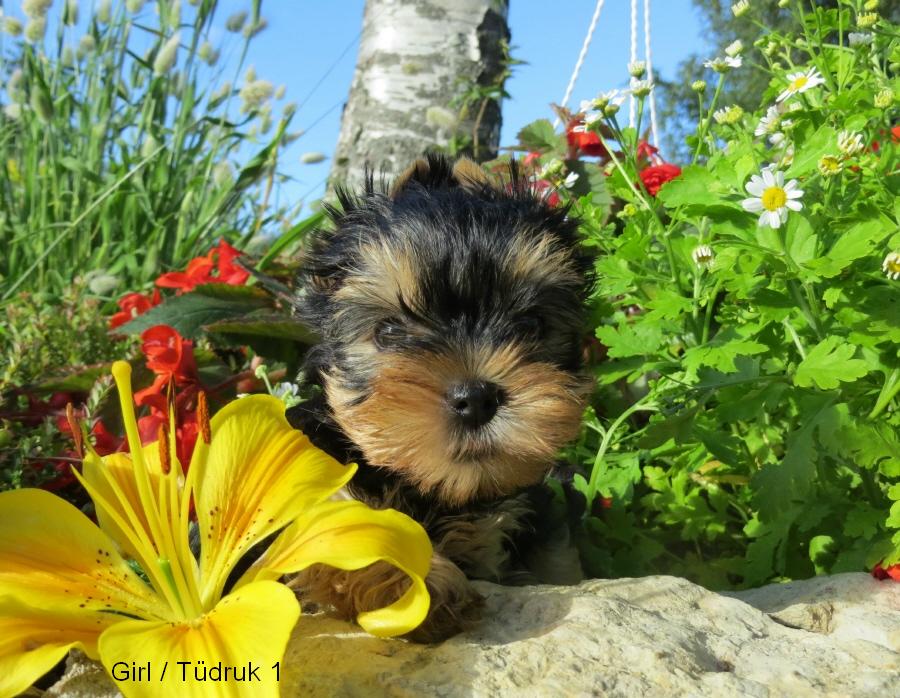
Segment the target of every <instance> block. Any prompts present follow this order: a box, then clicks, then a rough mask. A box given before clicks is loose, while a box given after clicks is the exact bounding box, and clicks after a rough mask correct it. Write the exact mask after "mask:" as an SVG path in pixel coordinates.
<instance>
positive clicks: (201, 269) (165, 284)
mask: <svg viewBox="0 0 900 698" xmlns="http://www.w3.org/2000/svg"><path fill="white" fill-rule="evenodd" d="M241 254H242V253H241V252H240V251H239V250H237V249H235V248H234V247H232V246H231V245H229V244H228V243H227V242H225V241H224V240H220V241H219V244H218V245H216V246H215V247H213V248H212V249H211V250H210V251H209V252H208V253H206V254H205V255H204V256H202V257H195V258H194V259H192V260H191V261H190V262H188V265H187V268H186V269H185V270H184V271H170V272H167V273H165V274H163V275H161V276H160V277H158V278H157V279H156V285H157V286H160V287H162V288H175V289H178V294H179V295H181V294H182V293H185V292H188V291H193V290H194V289H195V288H196V287H197V286H199V285H201V284H210V283H220V284H229V285H231V286H240V285H241V284H243V283H244V282H245V281H246V280H247V279H248V277H249V276H250V274H249V272H247V271H245V270H244V269H241V268H240V267H239V266H238V265H237V264H235V263H234V260H235V258H236V257H239V256H240V255H241ZM213 269H215V271H216V272H217V275H216V276H213V273H212V272H213Z"/></svg>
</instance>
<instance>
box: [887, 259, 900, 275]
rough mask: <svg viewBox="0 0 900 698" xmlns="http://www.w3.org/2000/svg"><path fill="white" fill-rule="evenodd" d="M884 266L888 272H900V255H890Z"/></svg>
mask: <svg viewBox="0 0 900 698" xmlns="http://www.w3.org/2000/svg"><path fill="white" fill-rule="evenodd" d="M884 266H885V269H886V270H887V272H888V274H900V255H896V256H890V257H888V259H887V261H886V262H885V263H884Z"/></svg>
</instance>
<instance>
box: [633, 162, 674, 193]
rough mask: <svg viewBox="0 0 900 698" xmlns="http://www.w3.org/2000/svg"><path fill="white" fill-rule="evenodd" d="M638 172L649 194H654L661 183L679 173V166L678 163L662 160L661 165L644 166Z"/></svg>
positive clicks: (660, 186)
mask: <svg viewBox="0 0 900 698" xmlns="http://www.w3.org/2000/svg"><path fill="white" fill-rule="evenodd" d="M639 174H640V177H641V181H642V182H643V183H644V186H645V187H646V188H647V191H648V192H649V194H650V195H651V196H656V195H657V193H658V192H659V190H660V189H661V188H662V185H663V184H665V183H666V182H669V181H671V180H673V179H675V178H676V177H677V176H678V175H680V174H681V168H680V167H679V166H678V165H672V164H670V163H668V162H664V163H663V164H662V165H653V166H651V167H645V168H644V169H643V170H641V171H640V173H639Z"/></svg>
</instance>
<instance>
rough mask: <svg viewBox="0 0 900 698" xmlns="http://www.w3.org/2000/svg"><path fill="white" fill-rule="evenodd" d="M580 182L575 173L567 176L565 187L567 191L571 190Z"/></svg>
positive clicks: (564, 182)
mask: <svg viewBox="0 0 900 698" xmlns="http://www.w3.org/2000/svg"><path fill="white" fill-rule="evenodd" d="M577 181H578V174H577V173H575V172H570V173H569V174H567V175H566V179H565V180H564V181H563V186H564V187H565V188H566V189H571V188H572V187H574V186H575V182H577Z"/></svg>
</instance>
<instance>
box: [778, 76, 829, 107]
mask: <svg viewBox="0 0 900 698" xmlns="http://www.w3.org/2000/svg"><path fill="white" fill-rule="evenodd" d="M787 79H788V80H789V81H790V82H788V86H787V88H785V90H784V92H782V93H781V94H780V95H778V99H777V100H775V101H776V102H783V101H784V100H786V99H787V98H788V97H792V96H794V95H799V94H802V93H803V92H806V91H807V90H811V89H812V88H813V87H817V86H818V85H823V84H824V83H825V78H823V77H822V74H821V73H820V72H819V71H818V70H816V69H815V68H810V69H809V70H807V71H806V72H805V73H790V74H788V76H787Z"/></svg>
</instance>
